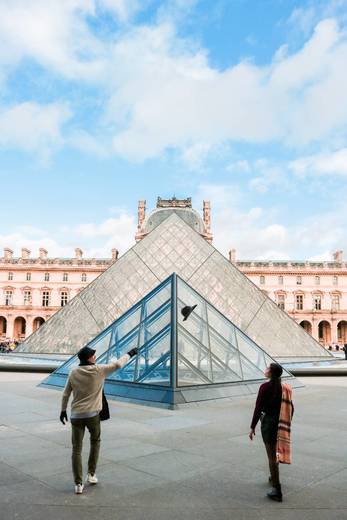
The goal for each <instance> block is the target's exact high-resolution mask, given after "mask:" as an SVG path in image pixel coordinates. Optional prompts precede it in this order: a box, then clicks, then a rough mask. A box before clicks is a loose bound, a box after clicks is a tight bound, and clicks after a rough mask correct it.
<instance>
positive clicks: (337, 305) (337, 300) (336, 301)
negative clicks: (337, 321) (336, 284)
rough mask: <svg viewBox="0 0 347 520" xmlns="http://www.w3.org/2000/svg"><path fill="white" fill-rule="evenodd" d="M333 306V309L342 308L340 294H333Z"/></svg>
mask: <svg viewBox="0 0 347 520" xmlns="http://www.w3.org/2000/svg"><path fill="white" fill-rule="evenodd" d="M331 308H332V310H333V311H339V310H340V296H339V295H338V294H333V295H332V297H331Z"/></svg>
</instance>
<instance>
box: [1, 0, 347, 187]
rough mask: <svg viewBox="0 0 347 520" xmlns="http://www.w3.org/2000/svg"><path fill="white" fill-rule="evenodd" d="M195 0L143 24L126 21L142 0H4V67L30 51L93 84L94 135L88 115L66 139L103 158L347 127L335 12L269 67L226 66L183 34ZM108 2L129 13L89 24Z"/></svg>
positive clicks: (190, 150) (303, 136)
mask: <svg viewBox="0 0 347 520" xmlns="http://www.w3.org/2000/svg"><path fill="white" fill-rule="evenodd" d="M194 3H195V2H194V1H193V0H191V1H189V2H188V3H187V2H184V1H182V0H175V1H172V2H166V3H165V9H164V8H161V9H159V10H158V16H157V19H156V21H155V22H154V23H153V24H152V25H142V26H136V25H131V24H129V23H128V22H129V20H130V19H131V17H132V16H133V15H134V14H136V12H138V10H139V9H143V5H144V4H143V2H140V1H139V0H127V1H126V0H61V1H59V2H56V1H55V0H31V1H30V2H27V1H26V0H11V2H10V1H2V2H0V77H1V76H2V75H4V74H5V72H4V71H8V70H10V71H13V69H14V67H15V66H18V67H19V66H20V64H21V63H22V61H23V60H24V58H29V59H31V60H34V61H35V62H36V63H38V64H39V65H40V66H42V67H43V68H44V69H45V70H46V71H49V72H53V73H54V74H59V75H60V76H61V77H63V78H65V79H66V78H67V79H69V80H71V79H72V80H74V81H76V82H78V83H79V85H80V88H81V91H82V90H83V88H84V87H85V86H87V87H89V86H90V82H92V83H93V86H94V88H95V89H98V90H97V93H96V96H97V97H98V96H99V99H100V110H99V114H100V118H99V119H98V121H97V122H96V124H95V125H94V128H95V130H94V132H95V135H91V132H90V129H89V128H88V129H87V128H83V127H84V123H82V122H81V123H80V124H81V128H80V129H79V130H76V131H75V132H74V134H73V135H72V136H71V138H70V139H69V138H67V139H66V143H69V144H70V145H73V146H76V147H77V148H79V149H80V150H86V148H87V149H89V151H91V152H92V153H93V152H94V153H95V154H97V155H100V156H103V155H107V154H108V153H115V154H118V155H120V156H122V157H125V158H127V159H131V160H134V161H143V160H145V159H149V158H153V157H157V156H160V155H161V154H162V153H163V152H165V151H166V150H170V149H174V150H178V151H179V153H180V154H181V155H182V157H183V160H186V161H188V163H189V162H191V164H194V163H196V161H198V163H199V162H200V164H201V163H202V162H203V159H204V158H206V157H207V156H208V153H209V151H211V150H214V149H215V147H216V146H220V145H221V144H223V143H227V142H237V143H238V142H240V141H241V142H249V143H269V142H275V143H276V142H280V143H283V144H285V145H287V146H295V147H298V148H300V147H303V146H306V145H309V144H311V143H317V142H322V141H324V142H329V140H332V139H336V138H337V136H339V135H341V134H342V135H344V132H345V130H346V128H347V104H346V103H345V92H346V91H347V68H346V66H345V64H346V62H347V37H346V32H345V31H344V30H343V27H339V25H338V22H337V20H336V19H334V18H330V19H325V20H322V21H320V22H319V23H318V24H317V25H316V27H315V30H314V32H313V34H312V35H310V36H307V41H306V43H305V45H303V46H302V48H301V49H299V50H297V51H295V52H292V53H290V51H289V46H288V45H287V42H284V43H283V45H281V47H280V48H279V49H278V51H277V52H275V53H274V56H273V60H272V61H270V62H269V63H268V65H266V66H258V65H256V64H254V63H252V62H251V61H245V60H243V61H242V60H241V61H240V62H239V63H237V64H236V65H232V66H230V67H228V68H225V69H224V70H218V69H217V68H214V67H213V66H212V65H211V63H210V60H209V56H208V50H207V49H204V48H202V47H201V46H200V47H199V45H198V43H197V42H196V41H192V40H189V39H183V38H182V37H180V36H179V35H178V34H179V33H178V29H179V23H180V17H179V16H178V15H177V13H185V14H186V13H187V10H188V12H189V9H192V6H194ZM100 7H101V8H102V9H106V10H108V12H111V13H114V14H115V16H116V17H118V20H119V22H120V23H122V22H124V23H125V25H124V27H122V29H121V30H120V31H119V32H116V28H115V29H114V31H115V32H114V33H112V34H111V33H108V34H104V33H103V32H102V31H100V32H97V31H93V29H92V24H91V23H90V20H93V23H96V24H97V23H98V16H99V14H100ZM329 12H331V13H333V11H332V10H330V11H329ZM299 15H300V16H301V15H302V13H301V14H300V13H299V11H297V13H296V14H295V13H294V14H293V16H292V17H293V18H295V17H298V16H299ZM306 16H308V17H309V14H308V15H307V13H306ZM1 65H2V69H1ZM18 71H19V72H20V69H18ZM72 105H73V101H72ZM73 108H74V107H73V106H71V110H73ZM75 128H76V126H75ZM101 142H102V143H103V144H102V145H101V144H100V143H101ZM89 145H90V146H89ZM258 184H259V183H258ZM256 185H257V183H256ZM256 185H255V186H256ZM261 189H264V188H261Z"/></svg>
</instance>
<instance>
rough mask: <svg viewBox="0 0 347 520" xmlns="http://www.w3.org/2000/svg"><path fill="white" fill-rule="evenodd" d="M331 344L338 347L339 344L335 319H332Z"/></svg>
mask: <svg viewBox="0 0 347 520" xmlns="http://www.w3.org/2000/svg"><path fill="white" fill-rule="evenodd" d="M331 343H332V344H333V345H336V343H338V338H337V320H336V318H335V317H332V318H331Z"/></svg>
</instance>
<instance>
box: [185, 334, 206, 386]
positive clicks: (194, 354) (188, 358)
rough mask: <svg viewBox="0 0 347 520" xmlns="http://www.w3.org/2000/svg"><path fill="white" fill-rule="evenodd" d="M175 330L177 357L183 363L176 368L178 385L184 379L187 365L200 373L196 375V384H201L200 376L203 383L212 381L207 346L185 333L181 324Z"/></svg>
mask: <svg viewBox="0 0 347 520" xmlns="http://www.w3.org/2000/svg"><path fill="white" fill-rule="evenodd" d="M177 332H178V334H177V350H178V357H179V359H180V360H181V361H182V363H183V364H179V365H178V368H177V379H178V385H181V384H183V382H182V381H183V380H186V375H185V371H186V368H187V367H188V366H189V367H190V370H191V369H195V370H196V372H197V374H200V375H198V376H197V377H198V379H199V383H197V384H201V378H202V379H203V382H204V383H212V365H211V357H210V352H209V350H208V348H207V347H206V346H204V345H202V343H200V342H199V341H197V340H196V339H195V338H193V337H191V336H190V335H189V334H187V332H186V331H185V330H184V328H183V327H182V326H181V325H178V329H177Z"/></svg>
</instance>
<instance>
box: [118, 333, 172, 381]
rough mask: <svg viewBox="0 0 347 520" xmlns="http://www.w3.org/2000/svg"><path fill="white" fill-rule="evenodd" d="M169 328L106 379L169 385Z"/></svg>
mask: <svg viewBox="0 0 347 520" xmlns="http://www.w3.org/2000/svg"><path fill="white" fill-rule="evenodd" d="M170 330H171V329H170V327H167V328H166V329H165V330H164V331H162V333H161V334H159V335H157V336H156V338H154V339H153V340H151V341H150V342H149V343H147V344H146V345H145V346H143V348H142V349H141V350H140V352H139V354H138V355H137V356H135V357H133V358H132V359H131V360H130V361H129V362H128V363H127V364H126V365H125V366H124V367H123V368H122V369H121V370H118V371H117V372H114V373H113V374H111V376H110V377H109V378H108V379H114V380H118V381H133V382H141V383H151V384H153V383H157V384H161V385H168V384H170V339H171V334H170Z"/></svg>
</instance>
